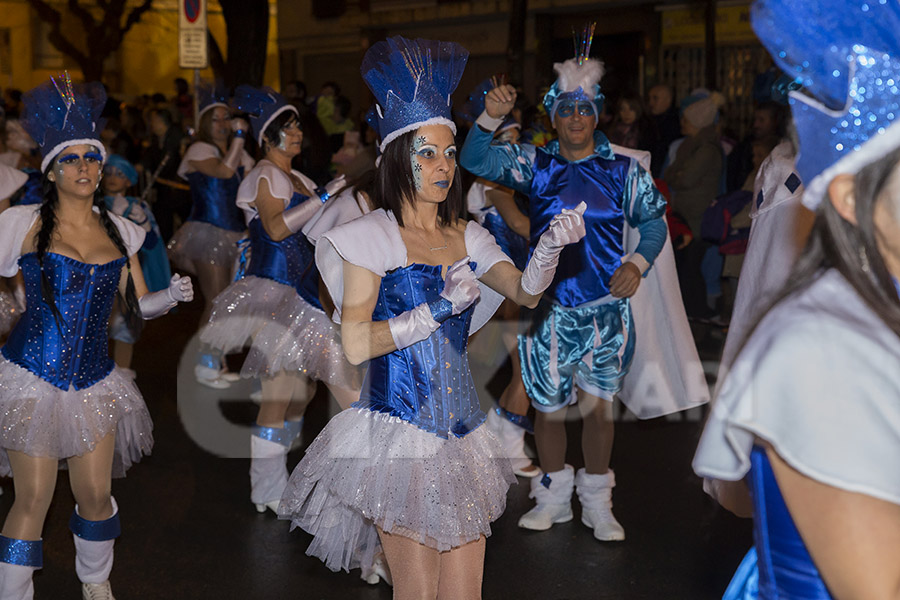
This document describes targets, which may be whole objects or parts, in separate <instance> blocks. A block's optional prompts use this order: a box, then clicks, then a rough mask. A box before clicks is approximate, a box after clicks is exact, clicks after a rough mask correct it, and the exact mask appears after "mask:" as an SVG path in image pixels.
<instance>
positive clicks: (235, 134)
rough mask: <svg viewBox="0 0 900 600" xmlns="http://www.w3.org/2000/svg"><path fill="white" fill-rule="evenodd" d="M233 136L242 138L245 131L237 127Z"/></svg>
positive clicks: (244, 135)
mask: <svg viewBox="0 0 900 600" xmlns="http://www.w3.org/2000/svg"><path fill="white" fill-rule="evenodd" d="M234 137H236V138H241V139H244V138H246V137H247V132H246V131H245V130H243V129H238V130H237V131H235V132H234Z"/></svg>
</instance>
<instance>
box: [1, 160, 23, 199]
mask: <svg viewBox="0 0 900 600" xmlns="http://www.w3.org/2000/svg"><path fill="white" fill-rule="evenodd" d="M26 181H28V175H26V174H25V172H24V171H20V170H19V169H14V168H12V167H8V166H6V165H4V164H3V163H0V200H5V199H6V198H9V197H10V196H12V195H13V194H15V193H16V192H17V191H18V190H19V188H20V187H22V186H23V185H25V182H26Z"/></svg>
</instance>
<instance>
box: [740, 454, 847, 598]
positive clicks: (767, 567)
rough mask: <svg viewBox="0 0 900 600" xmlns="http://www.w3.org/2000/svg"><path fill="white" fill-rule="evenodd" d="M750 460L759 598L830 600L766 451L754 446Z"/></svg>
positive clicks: (829, 595)
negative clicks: (782, 493) (785, 501)
mask: <svg viewBox="0 0 900 600" xmlns="http://www.w3.org/2000/svg"><path fill="white" fill-rule="evenodd" d="M750 461H751V468H750V476H749V481H750V491H751V493H752V495H753V537H754V540H755V544H756V555H757V567H758V569H759V598H760V599H761V600H775V599H777V598H796V599H797V600H831V594H829V593H828V589H827V588H826V587H825V582H824V581H823V580H822V576H821V575H820V574H819V570H818V569H817V568H816V565H815V564H814V563H813V560H812V557H810V555H809V551H808V550H807V549H806V545H805V544H804V543H803V540H802V539H801V538H800V532H799V531H797V527H796V525H794V520H793V519H792V518H791V515H790V513H789V512H788V509H787V506H786V505H785V503H784V498H783V497H782V496H781V491H780V490H779V489H778V482H777V481H776V480H775V474H774V473H773V472H772V465H771V464H769V458H768V456H766V451H765V450H764V449H763V448H761V447H759V446H756V447H754V448H753V452H752V453H751V455H750Z"/></svg>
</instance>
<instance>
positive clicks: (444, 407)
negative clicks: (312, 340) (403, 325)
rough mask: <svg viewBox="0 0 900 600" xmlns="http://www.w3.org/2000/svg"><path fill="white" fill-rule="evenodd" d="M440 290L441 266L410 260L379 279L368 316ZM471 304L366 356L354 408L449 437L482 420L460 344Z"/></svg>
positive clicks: (383, 314) (391, 313) (377, 317)
mask: <svg viewBox="0 0 900 600" xmlns="http://www.w3.org/2000/svg"><path fill="white" fill-rule="evenodd" d="M443 289H444V281H443V279H442V278H441V267H440V266H432V265H424V264H412V265H408V266H406V267H401V268H399V269H396V270H394V271H391V272H390V273H388V274H386V275H385V276H384V277H383V278H382V279H381V288H380V290H379V292H378V302H377V303H376V305H375V312H374V313H373V315H372V319H373V320H374V321H384V320H387V319H390V318H391V317H396V316H397V315H400V314H401V313H404V312H406V311H408V310H410V309H412V308H415V307H416V306H418V305H419V304H422V303H423V302H431V301H432V300H436V299H437V298H438V296H439V295H440V293H441V291H443ZM471 320H472V308H471V307H470V308H468V309H466V310H465V311H463V312H462V313H460V314H458V315H456V316H454V317H450V318H449V319H447V320H446V321H444V322H443V323H441V326H440V328H439V329H438V330H437V331H435V332H434V333H432V334H431V336H429V337H428V338H427V339H425V340H423V341H421V342H418V343H415V344H413V345H412V346H409V347H407V348H404V349H402V350H394V351H393V352H389V353H388V354H385V355H384V356H378V357H376V358H373V359H372V360H370V361H369V368H368V370H367V371H366V377H365V381H364V382H363V386H362V392H361V394H360V399H359V400H358V401H357V402H356V403H354V404H353V406H355V407H359V408H366V409H369V410H372V411H377V412H383V413H388V414H390V415H393V416H395V417H399V418H400V419H403V420H404V421H406V422H408V423H410V424H412V425H415V426H416V427H418V428H419V429H423V430H425V431H428V432H429V433H433V434H435V435H437V436H438V437H440V438H443V439H449V437H450V436H451V435H453V436H456V437H463V436H464V435H466V434H467V433H469V432H470V431H472V430H474V429H475V428H477V427H478V426H479V425H481V423H482V422H484V419H485V414H484V413H483V412H482V411H481V407H480V405H479V403H478V395H477V394H476V392H475V384H474V382H473V381H472V375H471V373H470V371H469V361H468V358H467V355H466V346H467V344H468V340H469V325H470V324H471Z"/></svg>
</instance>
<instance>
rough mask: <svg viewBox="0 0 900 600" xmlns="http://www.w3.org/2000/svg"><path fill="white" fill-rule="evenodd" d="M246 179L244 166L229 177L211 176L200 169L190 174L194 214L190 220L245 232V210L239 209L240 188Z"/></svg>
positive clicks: (188, 178) (189, 181)
mask: <svg viewBox="0 0 900 600" xmlns="http://www.w3.org/2000/svg"><path fill="white" fill-rule="evenodd" d="M243 178H244V167H238V170H237V172H236V173H235V174H234V175H232V176H231V177H230V178H228V179H219V178H218V177H210V176H209V175H204V174H203V173H200V172H199V171H194V172H193V173H190V174H189V175H188V176H187V180H188V183H190V184H191V202H192V203H193V204H192V205H191V215H190V217H188V220H189V221H202V222H203V223H209V224H210V225H215V226H216V227H220V228H222V229H227V230H228V231H244V230H245V229H247V226H246V224H245V223H244V213H243V211H241V209H240V208H238V206H237V204H236V203H235V200H236V199H237V191H238V187H240V185H241V180H242V179H243Z"/></svg>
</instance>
